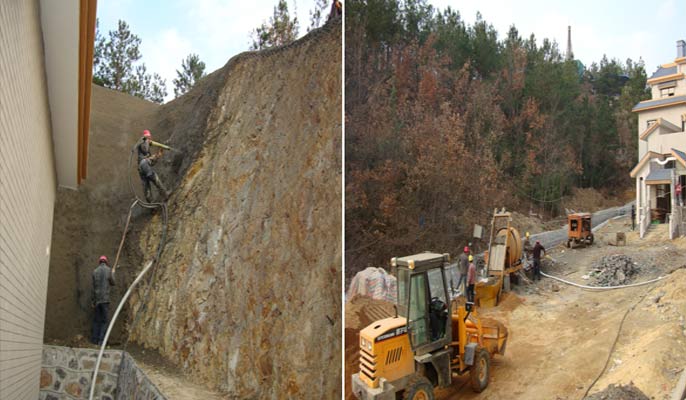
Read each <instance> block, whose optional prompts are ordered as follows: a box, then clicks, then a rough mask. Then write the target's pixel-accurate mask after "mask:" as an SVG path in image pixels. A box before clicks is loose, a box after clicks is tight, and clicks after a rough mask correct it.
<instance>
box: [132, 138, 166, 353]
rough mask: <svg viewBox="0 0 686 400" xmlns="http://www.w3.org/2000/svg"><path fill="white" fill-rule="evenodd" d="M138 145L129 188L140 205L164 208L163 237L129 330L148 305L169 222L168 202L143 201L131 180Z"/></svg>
mask: <svg viewBox="0 0 686 400" xmlns="http://www.w3.org/2000/svg"><path fill="white" fill-rule="evenodd" d="M137 146H138V143H136V144H134V145H133V148H132V149H131V154H130V155H129V164H128V168H127V174H128V178H129V189H130V190H131V194H132V195H133V196H134V197H135V198H136V200H137V201H138V205H140V206H141V207H144V208H150V209H152V208H161V209H162V237H161V238H160V242H159V244H158V245H157V252H156V253H155V258H154V261H153V262H154V264H153V266H152V274H150V277H149V278H148V280H147V287H146V289H145V294H144V295H143V297H142V300H141V306H140V307H139V308H138V311H137V312H136V315H135V317H134V320H133V322H132V323H131V325H130V326H129V332H131V330H132V329H133V327H134V326H136V323H138V320H139V318H140V316H141V315H142V314H143V312H144V311H145V309H146V307H147V304H148V303H147V301H146V300H147V299H148V296H149V295H150V289H151V288H152V283H153V281H154V278H155V273H156V272H157V264H158V263H159V261H160V257H161V256H162V250H163V249H164V245H165V243H166V241H167V222H168V216H167V203H165V202H161V203H160V202H157V203H148V202H146V201H143V200H142V199H141V198H140V197H138V195H137V194H136V190H135V189H134V187H133V182H132V181H131V163H132V162H133V154H134V152H135V151H136V147H137ZM128 344H129V336H128V335H127V336H126V341H125V342H124V351H126V347H127V346H128Z"/></svg>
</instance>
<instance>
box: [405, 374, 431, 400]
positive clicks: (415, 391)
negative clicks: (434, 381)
mask: <svg viewBox="0 0 686 400" xmlns="http://www.w3.org/2000/svg"><path fill="white" fill-rule="evenodd" d="M403 400H434V387H433V386H432V385H431V382H429V380H428V379H426V377H423V376H421V375H417V374H414V375H412V377H410V379H409V380H408V381H407V387H406V388H405V393H404V394H403Z"/></svg>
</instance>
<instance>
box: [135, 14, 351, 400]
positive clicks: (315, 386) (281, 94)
mask: <svg viewBox="0 0 686 400" xmlns="http://www.w3.org/2000/svg"><path fill="white" fill-rule="evenodd" d="M340 71H341V34H340V24H334V25H331V26H327V27H326V28H324V29H322V30H319V31H316V32H314V33H313V34H310V35H308V36H307V37H305V38H303V39H301V40H300V41H298V42H296V43H295V44H293V45H291V46H288V47H287V48H283V49H276V50H273V51H268V52H262V53H259V54H257V55H255V54H254V53H248V54H244V55H240V56H238V57H237V58H236V59H234V60H231V61H230V62H229V63H228V64H227V66H226V67H224V69H223V70H222V71H219V73H220V74H221V76H223V79H221V80H219V79H218V78H216V80H217V82H221V85H220V86H218V87H217V86H213V87H214V88H215V89H216V103H215V104H212V105H211V107H210V112H209V113H208V114H206V115H207V120H206V126H205V127H204V129H202V130H201V131H202V132H200V133H194V132H196V131H193V132H189V133H188V134H190V135H196V137H198V138H201V145H200V146H195V147H192V148H187V149H185V150H186V153H185V156H175V157H176V158H174V159H172V161H171V162H170V163H169V165H167V168H168V169H169V170H168V174H171V175H173V174H175V173H178V174H179V176H180V177H181V178H182V180H181V181H180V182H178V186H177V188H176V189H175V192H174V194H173V196H172V198H171V199H170V202H169V218H170V222H169V238H168V241H167V244H166V246H165V248H164V253H163V255H162V257H161V260H160V264H159V267H158V270H157V271H156V273H155V279H154V280H153V283H152V284H153V290H151V291H150V296H149V297H148V298H147V299H143V298H142V297H143V296H142V295H143V294H144V290H143V289H141V290H139V291H138V293H137V294H136V295H135V296H134V298H132V301H131V304H132V307H133V310H134V311H136V310H141V309H142V313H141V318H140V320H139V322H138V323H137V324H136V325H135V326H133V327H132V332H131V338H132V339H133V340H136V341H137V342H140V343H142V344H144V345H145V346H149V347H153V348H156V349H157V350H158V351H159V352H160V353H161V354H163V355H164V356H165V357H168V358H169V359H170V360H171V361H173V362H175V363H176V364H177V365H179V366H180V367H183V368H184V370H185V371H186V372H187V373H188V374H189V375H190V376H191V377H193V378H194V379H195V380H197V381H200V382H204V383H207V384H209V385H210V386H212V387H214V388H217V389H220V390H222V391H224V392H226V393H227V394H228V395H229V397H237V398H288V397H293V398H296V397H297V398H313V399H314V398H316V399H319V398H340V396H341V393H340V382H341V376H340V365H341V359H340V356H341V338H340V333H341V325H340V324H341V306H340V298H341V281H340V276H341V269H340V268H341V217H342V216H341V200H340V196H341V170H340V168H341V158H340V153H341V148H340V146H341V73H340ZM193 93H195V94H193ZM197 93H198V92H197V91H196V90H194V91H193V92H191V93H190V96H191V97H189V98H192V96H194V95H197ZM168 106H169V107H168V108H171V107H178V106H177V105H175V104H174V102H172V103H170V105H168ZM165 107H167V106H165ZM167 114H168V115H169V118H170V119H175V121H167V122H165V121H164V120H160V121H159V126H162V125H163V124H165V123H166V124H168V126H169V127H170V129H169V130H170V131H171V134H170V137H169V142H170V143H172V144H173V145H176V146H178V147H181V148H183V146H184V143H185V138H184V137H183V134H184V132H183V131H182V130H180V129H179V128H178V123H182V122H183V120H184V116H183V115H175V114H174V113H169V112H168V111H167ZM194 139H195V138H194ZM190 142H192V143H196V142H195V141H194V140H193V141H190ZM196 148H197V150H196ZM194 151H198V153H197V156H192V157H190V156H188V155H189V154H191V155H194ZM161 228H162V227H161V218H160V215H159V214H158V215H156V216H155V217H154V218H153V220H152V223H151V224H149V225H148V226H147V227H146V228H145V229H144V231H143V232H142V233H141V237H140V241H139V244H140V249H139V252H140V254H141V255H142V256H143V258H146V257H148V258H149V257H151V256H152V254H153V253H154V250H155V248H156V246H157V243H158V240H159V234H160V231H161ZM143 300H144V301H145V302H146V303H147V305H146V306H145V307H143V308H141V304H142V301H143Z"/></svg>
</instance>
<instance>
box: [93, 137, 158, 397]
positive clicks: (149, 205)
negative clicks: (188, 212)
mask: <svg viewBox="0 0 686 400" xmlns="http://www.w3.org/2000/svg"><path fill="white" fill-rule="evenodd" d="M137 145H138V143H136V144H134V146H133V147H132V148H131V154H130V155H129V163H128V168H127V170H126V173H127V174H128V180H129V189H130V190H131V194H133V196H134V197H135V200H134V202H133V203H132V204H131V206H130V207H129V216H128V217H127V219H126V226H125V228H124V233H123V234H122V239H121V242H120V243H119V249H118V250H117V258H116V259H115V263H114V267H115V268H116V267H117V263H118V262H119V254H120V252H121V249H122V246H123V245H124V241H125V238H126V233H127V231H128V227H129V221H130V219H131V214H132V212H133V208H134V207H135V206H136V205H139V206H141V207H144V208H162V226H163V228H162V237H161V238H160V243H159V244H158V245H157V252H156V254H155V258H153V260H152V261H149V262H148V265H147V266H146V267H145V268H143V271H141V273H140V274H138V277H136V279H135V280H134V281H133V283H132V284H131V286H129V289H128V290H127V291H126V294H125V295H124V297H123V298H122V300H121V301H120V302H119V305H118V306H117V310H116V311H115V313H114V315H113V316H112V320H111V321H110V323H109V326H108V327H107V332H106V333H105V338H104V339H103V341H102V345H101V346H100V351H99V352H98V360H97V362H96V364H95V369H94V370H93V377H92V379H91V389H90V395H89V396H88V400H93V394H94V393H95V385H96V384H97V376H98V370H99V369H100V361H101V359H102V354H103V353H104V351H105V347H106V346H107V340H108V339H109V336H110V332H111V331H112V327H113V326H114V323H115V321H116V320H117V317H118V316H119V312H120V311H121V309H122V308H123V307H124V304H125V303H126V300H127V299H128V297H129V296H130V295H131V290H132V289H133V288H134V287H135V286H136V285H138V282H140V280H141V279H142V278H143V275H145V273H146V272H148V270H149V269H151V268H152V269H153V275H152V276H151V278H150V280H149V281H148V286H147V288H146V290H145V294H144V295H143V303H142V305H141V308H140V309H139V310H138V312H137V313H136V316H135V317H134V321H133V323H132V324H131V326H132V327H133V326H135V325H136V322H138V318H139V317H140V315H141V314H142V312H143V310H144V309H145V306H146V305H147V303H146V302H145V300H146V299H147V298H148V295H149V294H150V288H151V287H152V278H153V277H154V273H155V270H156V269H155V268H154V267H155V266H157V263H158V262H159V260H160V256H161V255H162V249H163V248H164V244H165V242H166V240H167V204H166V203H164V202H162V203H147V202H145V201H143V200H142V199H141V198H139V197H138V195H137V194H136V191H135V190H134V188H133V182H131V163H132V161H133V154H134V152H135V151H136V146H137ZM128 342H129V340H128V337H127V339H126V344H125V345H124V349H126V345H127V344H128Z"/></svg>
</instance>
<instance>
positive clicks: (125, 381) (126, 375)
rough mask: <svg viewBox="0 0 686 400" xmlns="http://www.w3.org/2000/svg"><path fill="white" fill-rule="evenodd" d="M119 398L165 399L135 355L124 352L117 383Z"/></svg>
mask: <svg viewBox="0 0 686 400" xmlns="http://www.w3.org/2000/svg"><path fill="white" fill-rule="evenodd" d="M117 399H118V400H129V399H130V400H164V399H165V397H164V395H163V394H162V393H161V392H160V391H159V389H157V387H156V386H155V385H154V384H153V383H152V382H150V379H148V377H147V376H146V375H145V373H144V372H143V371H142V370H141V369H140V368H138V366H137V365H136V362H135V361H134V360H133V357H131V356H130V355H129V353H124V356H123V358H122V362H121V366H120V367H119V380H118V383H117Z"/></svg>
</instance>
